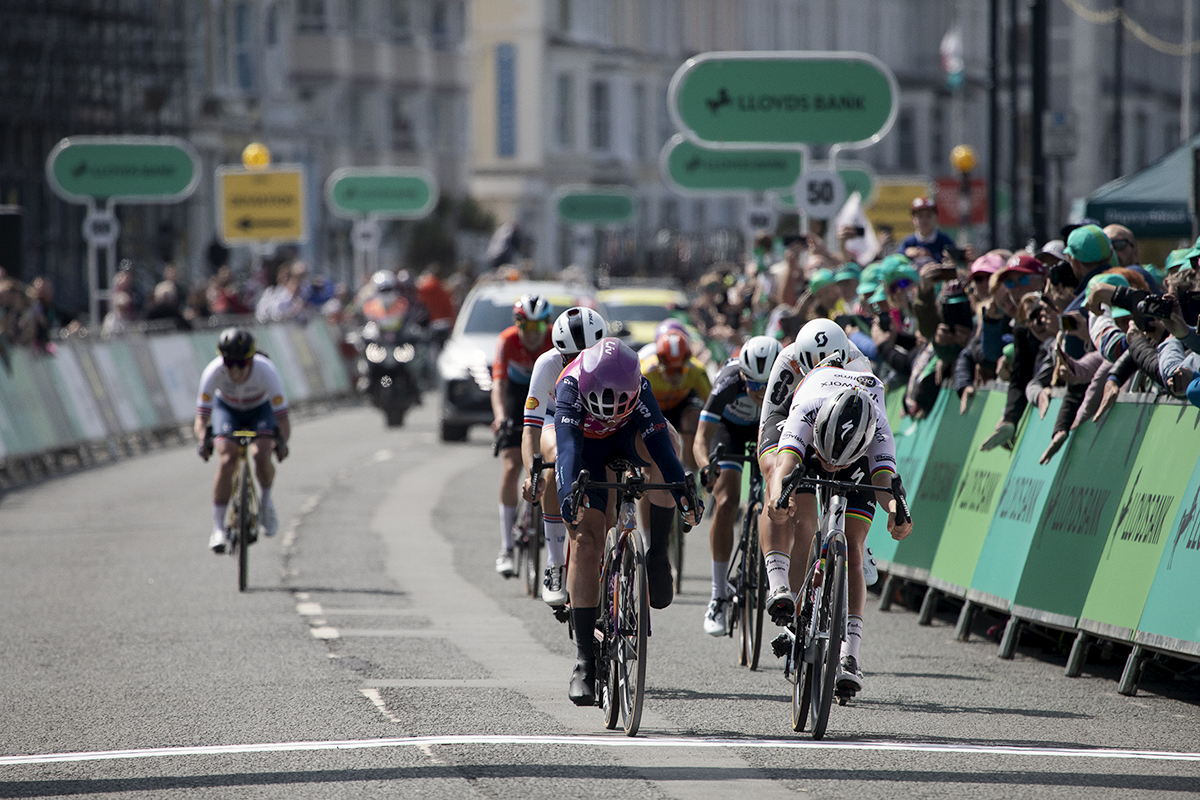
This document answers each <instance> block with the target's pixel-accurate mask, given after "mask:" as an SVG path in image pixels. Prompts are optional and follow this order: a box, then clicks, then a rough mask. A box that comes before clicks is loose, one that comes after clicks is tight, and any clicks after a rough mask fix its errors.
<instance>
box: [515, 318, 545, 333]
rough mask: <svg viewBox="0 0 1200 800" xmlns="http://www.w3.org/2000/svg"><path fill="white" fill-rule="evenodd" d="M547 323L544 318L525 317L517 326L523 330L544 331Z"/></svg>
mask: <svg viewBox="0 0 1200 800" xmlns="http://www.w3.org/2000/svg"><path fill="white" fill-rule="evenodd" d="M546 325H547V323H546V321H545V320H544V319H523V320H521V321H520V322H518V323H517V327H518V328H520V329H521V330H523V331H544V330H546Z"/></svg>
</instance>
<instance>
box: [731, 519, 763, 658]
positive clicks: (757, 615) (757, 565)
mask: <svg viewBox="0 0 1200 800" xmlns="http://www.w3.org/2000/svg"><path fill="white" fill-rule="evenodd" d="M759 511H760V508H759V507H758V506H757V505H754V506H752V507H750V508H749V509H747V514H746V519H745V521H744V523H743V524H744V526H745V530H746V534H745V535H746V552H745V555H744V556H743V563H742V582H743V584H744V586H743V587H741V588H740V590H739V592H738V596H739V597H738V599H739V604H740V605H741V612H742V620H741V622H742V646H741V649H742V651H743V653H744V654H745V659H744V660H743V661H742V663H743V664H745V665H746V666H748V667H750V669H752V670H753V669H758V659H759V656H760V655H761V653H762V633H763V611H764V609H765V606H766V604H767V566H766V564H765V563H763V557H762V552H761V550H760V549H759V544H758V513H759Z"/></svg>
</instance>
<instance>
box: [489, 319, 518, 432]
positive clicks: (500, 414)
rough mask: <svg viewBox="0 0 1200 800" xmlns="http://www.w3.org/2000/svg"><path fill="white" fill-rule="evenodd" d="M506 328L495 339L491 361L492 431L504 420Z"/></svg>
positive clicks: (506, 372)
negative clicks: (492, 359)
mask: <svg viewBox="0 0 1200 800" xmlns="http://www.w3.org/2000/svg"><path fill="white" fill-rule="evenodd" d="M512 330H513V329H512V328H507V329H505V331H504V332H503V333H501V334H500V338H499V339H498V340H497V341H496V360H495V361H493V362H492V397H491V400H492V431H493V432H495V431H497V430H499V429H500V423H502V422H504V416H505V415H504V398H505V397H507V396H508V342H509V332H510V331H512Z"/></svg>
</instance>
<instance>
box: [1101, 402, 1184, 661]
mask: <svg viewBox="0 0 1200 800" xmlns="http://www.w3.org/2000/svg"><path fill="white" fill-rule="evenodd" d="M1179 412H1180V407H1179V406H1159V407H1157V408H1155V409H1154V412H1153V414H1152V415H1151V417H1150V425H1149V427H1148V428H1147V430H1146V435H1145V438H1143V439H1142V444H1141V447H1140V449H1139V450H1138V454H1137V457H1136V458H1135V459H1134V463H1133V468H1132V470H1131V472H1130V478H1129V482H1128V485H1127V486H1126V487H1125V493H1124V494H1123V496H1122V497H1121V504H1120V506H1118V509H1117V515H1116V520H1115V522H1114V523H1113V525H1112V528H1111V529H1110V530H1109V532H1108V541H1107V543H1106V545H1105V548H1104V553H1103V555H1102V556H1101V558H1100V563H1099V564H1097V566H1096V574H1095V577H1094V578H1093V579H1092V588H1091V591H1090V592H1089V593H1088V596H1087V600H1086V601H1085V602H1084V604H1083V610H1082V611H1081V612H1080V615H1079V616H1080V620H1079V627H1080V628H1081V629H1083V630H1086V631H1089V632H1091V633H1096V634H1100V635H1102V636H1106V637H1109V638H1114V639H1132V638H1133V632H1134V629H1135V628H1136V627H1137V624H1138V620H1139V619H1140V618H1141V615H1142V608H1143V606H1144V605H1145V603H1146V598H1147V596H1148V595H1149V594H1150V584H1151V583H1152V582H1153V581H1154V576H1155V573H1157V571H1158V565H1159V562H1160V561H1162V554H1163V550H1164V549H1165V548H1166V546H1167V539H1168V538H1169V529H1168V528H1167V525H1168V524H1169V520H1173V519H1174V518H1175V516H1176V512H1177V511H1178V509H1179V505H1180V499H1181V498H1182V497H1183V493H1184V490H1186V489H1187V484H1188V480H1189V479H1190V478H1191V473H1192V471H1193V470H1194V468H1195V466H1196V456H1197V454H1200V431H1197V429H1196V425H1195V423H1196V422H1197V419H1198V414H1197V409H1195V408H1188V409H1187V410H1186V412H1185V414H1184V415H1183V419H1180V413H1179ZM1196 597H1197V594H1196V593H1195V592H1193V595H1192V598H1193V603H1194V601H1195V598H1196Z"/></svg>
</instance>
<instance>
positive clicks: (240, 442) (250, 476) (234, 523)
mask: <svg viewBox="0 0 1200 800" xmlns="http://www.w3.org/2000/svg"><path fill="white" fill-rule="evenodd" d="M230 436H231V438H232V439H233V440H234V441H235V442H237V446H238V453H237V461H236V465H235V466H234V472H233V491H232V493H231V494H230V503H229V522H228V530H229V532H230V533H231V534H232V535H231V536H230V537H229V541H230V548H229V554H230V555H236V556H237V559H238V591H241V592H244V591H246V582H247V579H248V576H249V571H250V554H249V552H248V551H249V547H250V545H251V544H253V543H254V541H255V540H256V539H257V538H258V531H257V528H258V488H257V487H256V486H255V485H254V483H255V482H254V470H253V469H252V468H251V465H250V444H251V442H253V441H254V440H255V439H256V438H257V437H258V434H257V433H256V432H255V431H233V433H231V434H230ZM247 515H248V516H247Z"/></svg>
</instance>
